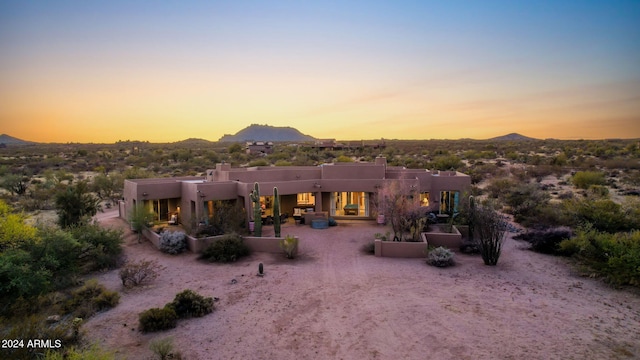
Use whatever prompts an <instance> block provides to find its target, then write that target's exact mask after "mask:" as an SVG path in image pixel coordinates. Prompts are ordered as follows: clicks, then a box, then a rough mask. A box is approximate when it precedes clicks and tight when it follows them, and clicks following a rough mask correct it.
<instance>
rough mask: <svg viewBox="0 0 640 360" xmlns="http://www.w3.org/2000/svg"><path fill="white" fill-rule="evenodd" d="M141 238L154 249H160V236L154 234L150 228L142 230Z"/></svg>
mask: <svg viewBox="0 0 640 360" xmlns="http://www.w3.org/2000/svg"><path fill="white" fill-rule="evenodd" d="M142 236H144V237H145V238H147V239H148V240H149V241H150V242H151V243H152V244H153V246H155V247H156V249H160V234H158V233H156V232H155V231H153V230H152V229H150V228H144V229H142Z"/></svg>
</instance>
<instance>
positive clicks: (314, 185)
mask: <svg viewBox="0 0 640 360" xmlns="http://www.w3.org/2000/svg"><path fill="white" fill-rule="evenodd" d="M313 187H314V188H316V189H320V188H321V187H322V185H320V184H318V183H314V184H313Z"/></svg>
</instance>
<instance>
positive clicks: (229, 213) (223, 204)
mask: <svg viewBox="0 0 640 360" xmlns="http://www.w3.org/2000/svg"><path fill="white" fill-rule="evenodd" d="M246 220H247V214H246V213H245V210H244V208H243V207H242V205H240V203H239V202H237V201H214V202H213V216H212V217H211V218H210V223H211V226H213V227H214V230H215V231H217V233H216V234H209V235H211V236H217V235H222V234H230V233H233V232H236V233H240V232H242V231H244V230H245V228H246Z"/></svg>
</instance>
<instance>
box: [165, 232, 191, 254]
mask: <svg viewBox="0 0 640 360" xmlns="http://www.w3.org/2000/svg"><path fill="white" fill-rule="evenodd" d="M186 249H187V239H186V236H185V234H184V232H182V231H174V232H170V231H165V232H163V233H162V234H160V251H162V252H164V253H167V254H172V255H175V254H180V253H181V252H183V251H185V250H186Z"/></svg>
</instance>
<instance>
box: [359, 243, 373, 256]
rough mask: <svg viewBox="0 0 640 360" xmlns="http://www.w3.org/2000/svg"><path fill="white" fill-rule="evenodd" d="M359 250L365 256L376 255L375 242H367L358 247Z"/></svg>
mask: <svg viewBox="0 0 640 360" xmlns="http://www.w3.org/2000/svg"><path fill="white" fill-rule="evenodd" d="M360 250H361V251H362V252H363V253H365V254H369V255H373V254H375V253H376V243H375V241H369V242H367V243H365V244H363V245H362V246H361V247H360Z"/></svg>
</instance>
